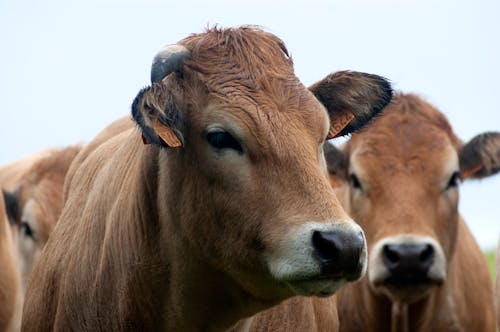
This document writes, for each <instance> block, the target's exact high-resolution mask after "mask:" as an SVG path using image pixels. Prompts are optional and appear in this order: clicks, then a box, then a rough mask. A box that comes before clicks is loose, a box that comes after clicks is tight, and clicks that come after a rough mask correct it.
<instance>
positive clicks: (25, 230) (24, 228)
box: [19, 221, 34, 238]
mask: <svg viewBox="0 0 500 332" xmlns="http://www.w3.org/2000/svg"><path fill="white" fill-rule="evenodd" d="M19 227H20V228H21V234H23V235H24V236H26V237H30V238H33V237H34V236H33V230H32V229H31V227H30V225H29V224H28V222H26V221H21V225H20V226H19Z"/></svg>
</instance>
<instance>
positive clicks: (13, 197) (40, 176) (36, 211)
mask: <svg viewBox="0 0 500 332" xmlns="http://www.w3.org/2000/svg"><path fill="white" fill-rule="evenodd" d="M79 150H80V146H71V147H67V148H62V149H51V150H48V151H46V152H44V154H43V156H39V157H37V158H36V160H35V161H34V162H33V163H32V165H31V166H30V167H29V168H26V169H25V170H24V171H23V175H22V176H21V177H20V178H18V179H17V181H18V183H17V185H16V186H15V187H14V189H12V190H10V191H9V190H4V191H3V198H4V200H5V203H6V205H7V215H8V217H9V219H10V220H11V224H13V225H14V227H16V228H17V232H16V234H17V239H16V241H15V242H16V246H17V248H18V258H19V269H20V272H21V285H22V293H23V294H24V292H25V290H26V285H27V282H28V278H29V276H30V273H31V270H32V268H33V264H34V262H35V261H36V259H37V258H38V256H39V255H40V252H41V250H42V248H43V246H44V245H45V243H46V242H47V240H48V237H49V234H50V233H51V232H52V228H53V227H54V225H55V224H56V221H57V219H58V218H59V215H60V213H61V209H62V203H63V201H62V194H63V184H64V178H65V176H66V172H67V171H68V168H69V165H70V164H71V162H72V161H73V158H74V157H75V156H76V154H77V153H78V151H79ZM14 164H16V163H14Z"/></svg>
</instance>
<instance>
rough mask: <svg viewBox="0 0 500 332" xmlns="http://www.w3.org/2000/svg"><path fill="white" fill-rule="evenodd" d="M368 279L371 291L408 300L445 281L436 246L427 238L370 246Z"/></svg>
mask: <svg viewBox="0 0 500 332" xmlns="http://www.w3.org/2000/svg"><path fill="white" fill-rule="evenodd" d="M368 278H369V282H370V286H371V287H372V288H373V289H374V290H376V291H379V292H382V293H385V294H387V295H388V296H389V297H390V298H393V299H398V300H402V299H406V300H405V301H408V300H409V299H410V298H414V297H419V296H423V295H425V291H426V290H428V289H430V288H431V287H432V286H436V285H441V284H442V283H443V282H444V281H445V279H446V258H445V256H444V252H443V249H442V248H441V246H440V245H439V243H438V242H437V241H436V240H434V239H433V238H431V237H428V236H416V235H402V236H395V237H387V238H384V239H382V240H380V241H378V242H377V243H376V244H375V245H374V246H373V249H372V251H371V254H370V261H369V267H368Z"/></svg>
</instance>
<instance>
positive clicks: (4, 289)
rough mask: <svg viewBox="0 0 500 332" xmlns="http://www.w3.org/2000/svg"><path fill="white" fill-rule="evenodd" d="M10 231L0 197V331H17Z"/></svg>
mask: <svg viewBox="0 0 500 332" xmlns="http://www.w3.org/2000/svg"><path fill="white" fill-rule="evenodd" d="M14 249H15V247H14V244H13V239H12V232H11V230H10V227H9V222H8V221H7V214H6V211H5V205H4V202H3V200H1V199H0V331H19V328H20V326H19V325H20V322H21V308H20V302H21V296H20V294H21V291H20V284H19V272H18V269H17V261H16V253H15V250H14Z"/></svg>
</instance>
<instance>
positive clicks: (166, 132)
mask: <svg viewBox="0 0 500 332" xmlns="http://www.w3.org/2000/svg"><path fill="white" fill-rule="evenodd" d="M153 127H154V130H155V132H156V134H157V135H158V137H160V139H161V140H162V141H163V142H164V143H165V144H167V145H168V146H169V147H171V148H178V147H180V146H182V142H181V141H180V139H179V138H178V137H177V135H176V134H175V133H174V131H173V130H172V128H170V127H167V126H165V125H163V124H161V123H160V122H159V121H158V120H155V121H154V123H153Z"/></svg>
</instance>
